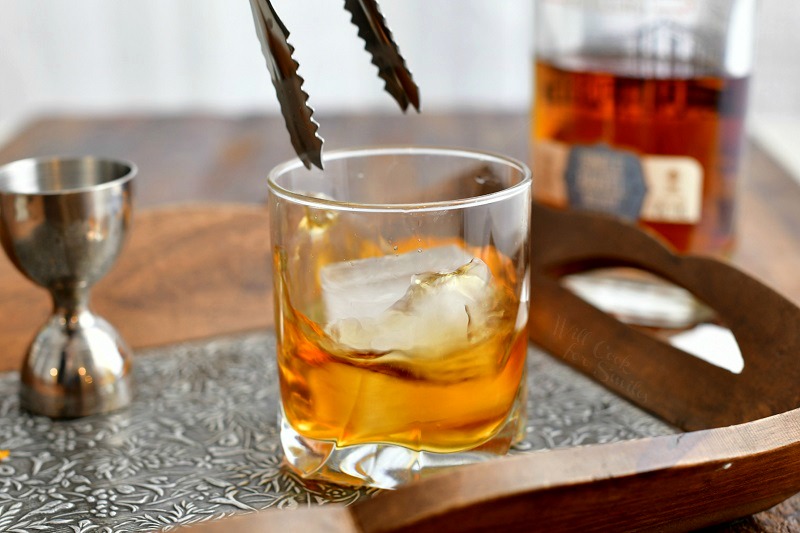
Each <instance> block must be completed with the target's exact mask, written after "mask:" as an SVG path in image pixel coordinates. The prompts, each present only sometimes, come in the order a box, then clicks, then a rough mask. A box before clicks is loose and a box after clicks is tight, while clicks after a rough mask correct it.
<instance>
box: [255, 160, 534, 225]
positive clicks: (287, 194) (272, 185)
mask: <svg viewBox="0 0 800 533" xmlns="http://www.w3.org/2000/svg"><path fill="white" fill-rule="evenodd" d="M375 155H434V156H451V157H453V156H456V157H460V158H462V159H472V160H475V161H489V162H493V163H499V164H502V165H505V166H507V167H511V168H514V169H515V170H517V171H519V172H520V174H521V175H522V179H520V181H519V182H518V183H515V184H513V185H511V186H509V187H506V188H504V189H503V190H501V191H496V192H492V193H489V194H483V195H480V196H469V197H465V198H457V199H454V200H440V201H436V202H415V203H402V204H400V203H397V204H387V203H360V202H346V201H341V200H330V199H326V198H318V197H315V196H309V195H308V194H302V193H298V192H294V191H291V190H289V189H287V188H285V187H283V186H281V185H279V184H278V183H277V181H276V179H277V178H278V177H279V176H282V175H283V174H285V173H286V172H290V171H292V170H297V169H301V168H304V165H303V162H302V161H301V160H300V159H299V158H297V157H295V158H293V159H290V160H288V161H284V162H283V163H280V164H278V165H276V166H275V167H274V168H273V169H272V170H271V171H270V172H269V174H268V176H267V185H268V187H269V189H270V192H271V193H273V194H275V195H277V196H279V197H281V198H284V199H287V200H291V201H292V202H295V203H298V204H301V205H306V206H308V207H318V208H326V209H330V210H338V211H357V212H370V211H372V212H394V213H400V212H424V211H442V210H446V209H463V208H467V207H473V206H479V205H486V204H491V203H496V202H499V201H502V200H505V199H506V198H511V197H514V196H516V195H517V194H520V193H521V192H523V191H524V189H526V188H528V189H530V185H531V181H532V178H531V174H532V173H531V169H530V168H529V167H528V166H527V165H526V164H525V163H523V162H522V161H520V160H518V159H515V158H513V157H508V156H505V155H502V154H498V153H495V152H490V151H485V150H475V149H472V148H451V147H437V146H421V145H385V146H359V147H353V148H341V149H337V150H331V151H328V152H325V153H323V157H322V161H323V163H325V162H329V161H337V160H340V159H346V158H350V157H368V156H375ZM323 172H324V171H323ZM367 179H369V178H367Z"/></svg>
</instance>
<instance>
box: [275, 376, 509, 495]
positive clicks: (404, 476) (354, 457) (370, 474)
mask: <svg viewBox="0 0 800 533" xmlns="http://www.w3.org/2000/svg"><path fill="white" fill-rule="evenodd" d="M524 382H525V381H524V378H523V383H524ZM278 426H279V427H280V435H281V445H282V447H283V452H284V455H285V457H286V462H287V463H288V464H289V466H290V467H291V468H292V469H293V470H295V471H296V472H298V473H299V474H300V475H301V476H302V477H304V478H306V479H316V480H323V481H329V482H332V483H338V484H342V485H351V486H357V487H358V486H369V487H376V488H381V489H395V488H397V487H399V486H401V485H405V484H407V483H410V482H412V481H416V480H418V479H421V478H423V477H426V476H428V475H431V474H435V473H438V472H441V471H444V470H449V469H451V468H453V467H456V466H462V465H466V464H471V463H478V462H481V461H486V460H488V459H492V458H496V457H498V456H502V455H505V454H506V453H508V450H509V449H510V448H511V446H512V445H513V444H514V443H515V442H518V441H519V440H521V438H522V437H523V432H524V430H525V390H524V388H523V389H522V390H521V391H520V394H518V395H517V399H516V401H515V403H514V406H513V408H512V410H511V413H510V414H509V416H508V417H507V418H506V422H505V424H503V426H502V427H501V429H500V430H499V431H498V432H497V433H496V434H495V435H494V437H492V438H491V439H489V440H488V441H485V442H483V443H481V444H480V445H478V446H476V447H474V448H471V449H468V450H462V451H458V452H452V453H437V452H428V451H417V450H412V449H410V448H406V447H404V446H398V445H395V444H387V443H375V444H359V445H354V446H342V447H339V446H337V445H336V444H335V443H333V442H330V441H323V440H316V439H310V438H307V437H304V436H303V435H301V434H299V433H298V432H297V431H295V429H294V428H293V427H292V425H291V424H290V423H289V421H288V420H287V419H286V416H285V415H284V413H283V409H281V410H280V412H279V414H278Z"/></svg>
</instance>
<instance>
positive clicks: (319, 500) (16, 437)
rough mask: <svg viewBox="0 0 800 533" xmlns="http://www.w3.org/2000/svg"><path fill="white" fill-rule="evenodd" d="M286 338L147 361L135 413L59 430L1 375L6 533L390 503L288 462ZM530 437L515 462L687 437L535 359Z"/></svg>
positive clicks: (165, 352) (139, 374) (202, 345)
mask: <svg viewBox="0 0 800 533" xmlns="http://www.w3.org/2000/svg"><path fill="white" fill-rule="evenodd" d="M274 354H275V337H274V334H273V333H271V332H259V333H250V334H244V335H238V336H233V337H224V338H216V339H211V340H207V341H202V342H194V343H187V344H180V345H174V346H168V347H163V348H159V349H153V350H149V351H147V352H141V353H139V354H138V357H137V360H136V367H135V377H136V382H137V397H136V400H135V402H134V404H133V405H132V406H131V407H130V408H128V409H125V410H123V411H119V412H116V413H112V414H108V415H98V416H92V417H87V418H82V419H77V420H69V421H51V420H49V419H48V418H44V417H37V416H31V415H29V414H27V413H25V412H22V411H21V410H20V408H19V403H18V401H17V395H16V391H17V383H18V380H19V375H18V374H17V373H16V372H8V373H5V374H0V450H8V451H9V455H8V457H7V458H6V459H4V460H2V461H0V531H11V532H29V531H64V532H69V533H83V532H94V533H104V532H110V531H114V532H118V531H119V532H124V531H141V530H170V529H174V527H175V526H177V525H182V524H191V523H195V522H199V521H203V520H212V519H219V518H223V517H226V516H230V515H232V514H236V513H246V512H253V511H256V510H259V509H265V508H269V507H275V508H280V509H294V508H298V507H304V506H310V505H324V504H330V503H339V504H351V503H353V502H356V501H358V500H359V499H362V498H367V497H370V495H372V494H375V493H377V492H378V491H377V490H375V489H352V488H345V487H340V486H335V485H330V484H325V483H316V482H309V481H305V480H303V479H301V478H299V477H298V476H297V475H295V474H294V473H292V472H291V471H289V470H287V469H286V468H284V467H283V466H282V463H281V451H280V445H279V440H278V431H277V425H276V419H277V399H278V384H277V373H276V369H275V357H274ZM528 359H529V360H528V386H529V393H528V423H527V428H526V429H527V433H526V435H527V436H526V439H525V440H524V441H523V442H522V443H520V444H519V445H518V446H517V447H516V448H515V450H514V452H513V453H525V452H528V451H531V450H538V449H546V448H555V447H563V446H574V445H579V444H594V443H602V442H611V441H617V440H623V439H632V438H637V437H643V436H654V435H663V434H667V433H671V432H673V431H674V430H673V429H672V428H671V427H670V426H667V425H665V424H663V423H662V422H659V421H658V420H656V419H654V418H653V417H651V416H649V415H647V414H645V413H643V412H642V411H640V410H639V409H637V408H635V407H633V406H631V405H630V404H628V403H626V402H625V401H623V400H620V399H619V398H617V397H616V396H614V395H613V394H611V393H610V392H608V391H606V390H605V389H604V388H602V387H601V386H599V385H597V384H595V383H594V382H592V381H590V380H589V379H587V378H585V377H583V376H581V375H580V374H578V373H576V372H575V371H573V370H571V369H570V368H568V367H566V366H564V365H563V364H561V363H559V362H557V361H555V360H553V359H552V358H550V357H548V356H547V355H545V354H543V353H542V352H541V351H539V350H538V349H536V348H535V347H531V348H530V349H529V352H528Z"/></svg>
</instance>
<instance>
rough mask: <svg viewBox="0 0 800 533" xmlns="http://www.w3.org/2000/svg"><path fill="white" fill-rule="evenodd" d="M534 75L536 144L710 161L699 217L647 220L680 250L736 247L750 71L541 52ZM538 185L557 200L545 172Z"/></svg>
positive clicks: (718, 250) (715, 250)
mask: <svg viewBox="0 0 800 533" xmlns="http://www.w3.org/2000/svg"><path fill="white" fill-rule="evenodd" d="M535 78H536V84H535V95H534V106H533V116H532V121H531V123H532V128H533V131H532V139H533V142H534V145H535V144H536V143H541V142H556V143H563V144H564V145H567V146H574V145H581V146H599V145H608V146H610V147H611V148H612V149H620V150H625V151H626V152H628V153H630V152H633V153H635V154H637V155H638V156H640V157H642V156H648V155H656V156H688V157H691V158H693V159H695V160H696V161H697V162H698V163H699V164H700V165H701V166H702V201H701V208H700V214H699V219H698V220H697V221H696V222H695V223H672V222H665V221H648V220H639V223H640V224H642V225H643V226H647V227H650V228H652V229H653V230H655V231H656V232H657V233H659V234H660V235H661V236H663V237H664V238H665V239H666V240H667V241H668V242H669V243H671V244H672V245H673V246H674V247H675V248H676V249H677V250H678V251H681V252H700V253H712V254H726V253H727V252H729V251H730V249H731V247H732V245H733V220H734V203H735V202H734V200H735V192H736V177H737V173H738V168H739V155H740V151H741V146H742V138H743V127H744V115H745V108H746V100H747V88H748V78H731V77H724V76H718V75H713V73H712V74H709V73H705V72H698V69H697V68H696V67H693V66H690V65H669V64H666V65H665V64H643V63H642V62H641V61H637V62H635V63H634V62H625V61H621V60H620V61H617V60H614V59H609V58H597V59H591V58H589V59H584V58H581V59H580V60H579V61H577V60H572V61H570V62H569V66H568V67H565V66H562V64H559V65H556V64H553V63H549V62H547V61H544V60H539V61H537V62H536V63H535ZM534 153H535V150H534ZM535 167H536V162H535V161H534V169H535ZM535 175H536V173H535V172H534V176H535ZM533 192H534V197H535V198H537V199H538V200H540V201H543V202H545V203H552V201H548V198H546V197H544V196H543V195H542V194H541V190H537V180H536V178H534V184H533ZM559 207H566V206H565V205H562V206H559Z"/></svg>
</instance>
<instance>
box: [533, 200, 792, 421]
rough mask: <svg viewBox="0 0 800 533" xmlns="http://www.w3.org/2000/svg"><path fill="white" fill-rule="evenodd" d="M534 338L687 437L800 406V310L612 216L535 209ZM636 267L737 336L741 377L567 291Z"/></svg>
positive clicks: (728, 268) (763, 288)
mask: <svg viewBox="0 0 800 533" xmlns="http://www.w3.org/2000/svg"><path fill="white" fill-rule="evenodd" d="M532 226H533V237H532V244H533V253H532V257H533V259H532V265H531V270H532V275H531V294H532V296H531V302H532V303H531V319H530V322H529V328H530V336H531V339H532V340H533V341H534V342H535V343H537V344H539V345H540V346H542V347H543V348H544V349H546V350H547V351H548V352H550V353H551V354H553V355H555V356H556V357H559V358H561V359H562V360H564V361H566V362H567V363H569V364H570V365H572V366H574V367H575V368H577V369H579V370H581V371H582V372H584V373H586V374H587V375H589V376H590V377H592V378H594V379H595V380H597V381H599V382H601V383H602V384H603V385H605V386H606V387H607V388H609V389H611V390H613V391H614V392H616V393H617V394H619V395H620V396H624V397H626V398H628V399H630V400H631V401H633V402H634V403H637V404H638V405H640V406H642V407H644V408H645V409H647V410H649V411H651V412H653V413H655V414H656V415H658V416H659V417H660V418H662V419H664V420H666V421H668V422H671V423H672V424H675V425H676V426H678V427H680V428H683V429H685V430H694V429H703V428H712V427H720V426H726V425H731V424H739V423H742V422H747V421H751V420H756V419H759V418H763V417H765V416H769V415H774V414H777V413H782V412H785V411H788V410H790V409H794V408H796V407H798V406H800V388H798V387H796V386H795V384H796V383H798V380H800V358H798V355H800V310H799V309H798V308H797V307H795V306H794V305H793V304H792V303H791V302H789V301H788V300H787V299H786V298H784V297H783V296H781V295H780V294H778V293H776V292H775V291H773V290H772V289H770V288H768V287H766V286H765V285H763V284H762V283H760V282H758V281H756V280H755V279H753V278H751V277H749V276H747V275H746V274H744V273H742V272H741V271H739V270H737V269H736V268H734V267H732V266H731V265H728V264H726V263H723V262H721V261H717V260H715V259H712V258H707V257H696V256H681V255H677V254H674V253H672V252H671V251H670V250H668V249H667V248H666V247H665V246H664V245H662V244H661V243H660V242H659V241H657V240H656V239H655V238H653V237H651V236H650V235H648V234H647V233H645V232H643V231H641V230H639V229H637V228H635V227H633V226H630V225H628V224H625V223H622V222H620V221H617V220H615V219H613V218H611V217H608V216H605V215H598V214H591V213H581V212H570V213H568V212H564V211H558V210H554V209H551V208H548V207H544V206H541V205H534V207H533V217H532ZM601 266H634V267H637V268H640V269H643V270H646V271H648V272H652V273H654V274H657V275H659V276H661V277H663V278H665V279H667V280H669V281H672V282H673V283H675V284H677V285H680V286H681V287H683V288H685V289H687V290H689V291H690V292H691V293H692V294H694V295H695V296H696V297H697V298H698V299H700V300H701V301H703V302H705V303H706V304H707V305H709V307H711V308H713V309H714V310H715V311H716V312H717V313H718V315H719V317H720V318H721V320H722V322H723V323H724V324H725V325H727V326H728V327H729V328H730V329H731V331H732V332H733V334H734V336H735V337H736V340H737V342H738V344H739V348H740V350H741V352H742V356H743V358H744V370H743V371H742V373H741V374H739V375H736V374H733V373H731V372H729V371H727V370H724V369H721V368H719V367H716V366H714V365H712V364H709V363H707V362H705V361H702V360H700V359H697V358H696V357H693V356H691V355H688V354H686V353H685V352H683V351H681V350H679V349H677V348H674V347H672V346H670V345H669V344H666V343H664V342H662V341H660V340H658V339H656V338H654V337H652V336H650V335H648V334H646V333H643V332H641V331H638V330H636V329H634V328H632V327H630V326H627V325H625V324H622V323H621V322H619V321H618V320H616V319H615V318H613V317H611V316H609V315H607V314H606V313H604V312H602V311H600V310H598V309H596V308H595V307H593V306H592V305H590V304H588V303H587V302H585V301H584V300H582V299H581V298H579V297H578V296H576V295H574V294H573V293H572V292H570V291H569V290H567V289H565V288H564V287H562V286H561V285H560V284H559V281H558V280H559V278H560V277H561V276H563V275H564V274H566V273H572V272H578V271H585V270H590V269H592V268H597V267H601Z"/></svg>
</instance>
